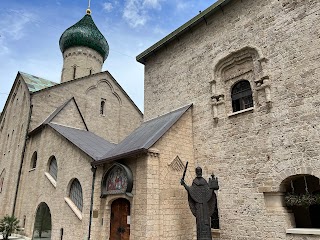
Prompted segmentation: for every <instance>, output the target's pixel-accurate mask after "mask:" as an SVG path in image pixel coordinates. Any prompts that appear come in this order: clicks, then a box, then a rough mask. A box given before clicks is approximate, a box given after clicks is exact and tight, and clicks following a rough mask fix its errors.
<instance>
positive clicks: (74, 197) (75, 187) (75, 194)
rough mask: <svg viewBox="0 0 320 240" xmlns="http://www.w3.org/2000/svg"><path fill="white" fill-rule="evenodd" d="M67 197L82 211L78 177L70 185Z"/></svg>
mask: <svg viewBox="0 0 320 240" xmlns="http://www.w3.org/2000/svg"><path fill="white" fill-rule="evenodd" d="M69 198H70V199H71V201H72V202H73V203H74V204H75V205H76V206H77V208H78V209H79V210H80V211H82V208H83V196H82V188H81V184H80V182H79V180H78V179H74V180H73V181H72V183H71V186H70V193H69Z"/></svg>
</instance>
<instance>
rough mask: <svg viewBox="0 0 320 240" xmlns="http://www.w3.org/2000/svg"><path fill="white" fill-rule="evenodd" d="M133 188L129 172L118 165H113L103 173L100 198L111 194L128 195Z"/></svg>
mask: <svg viewBox="0 0 320 240" xmlns="http://www.w3.org/2000/svg"><path fill="white" fill-rule="evenodd" d="M132 187H133V178H132V172H131V170H130V169H129V168H128V167H127V166H125V165H123V164H120V163H115V164H114V165H113V166H112V167H111V168H109V170H108V171H107V172H106V173H105V175H104V177H103V180H102V186H101V197H102V198H103V197H106V196H107V195H113V194H123V193H126V194H130V195H131V191H132Z"/></svg>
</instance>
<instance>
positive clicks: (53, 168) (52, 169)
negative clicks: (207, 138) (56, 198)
mask: <svg viewBox="0 0 320 240" xmlns="http://www.w3.org/2000/svg"><path fill="white" fill-rule="evenodd" d="M49 174H50V175H51V176H52V177H53V179H54V180H56V181H57V177H58V165H57V160H56V158H55V156H52V157H51V158H50V163H49Z"/></svg>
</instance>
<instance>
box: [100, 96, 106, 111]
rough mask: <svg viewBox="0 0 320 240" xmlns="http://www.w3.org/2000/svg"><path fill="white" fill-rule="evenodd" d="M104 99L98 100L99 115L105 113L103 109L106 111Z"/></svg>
mask: <svg viewBox="0 0 320 240" xmlns="http://www.w3.org/2000/svg"><path fill="white" fill-rule="evenodd" d="M105 108H106V99H104V98H101V102H100V115H105V111H106V109H105Z"/></svg>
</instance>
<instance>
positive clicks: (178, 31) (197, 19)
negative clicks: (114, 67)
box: [136, 0, 231, 64]
mask: <svg viewBox="0 0 320 240" xmlns="http://www.w3.org/2000/svg"><path fill="white" fill-rule="evenodd" d="M230 1H231V0H218V1H217V2H215V3H214V4H212V5H211V6H209V7H208V8H206V9H205V10H204V11H202V12H200V13H199V14H198V15H196V16H195V17H193V18H192V19H190V20H189V21H188V22H186V23H185V24H183V25H182V26H180V27H179V28H177V29H176V30H174V31H173V32H171V33H169V34H168V35H167V36H165V37H164V38H162V39H161V40H159V41H158V42H156V43H155V44H153V45H152V46H151V47H149V48H147V49H146V50H145V51H143V52H142V53H140V54H139V55H138V56H137V57H136V60H137V61H138V62H140V63H142V64H144V63H145V58H146V57H148V56H149V55H150V54H151V53H153V52H155V51H156V50H159V49H160V48H162V47H163V46H165V44H166V43H168V42H170V41H172V40H173V39H175V38H176V37H177V36H179V35H181V34H182V33H184V32H185V31H186V30H188V29H190V27H192V26H193V25H196V24H198V23H199V22H200V21H202V19H203V20H204V21H206V20H205V17H206V16H207V15H209V14H211V13H213V12H214V11H216V10H217V9H219V7H220V8H221V7H222V5H225V4H227V3H228V2H230Z"/></svg>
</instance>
